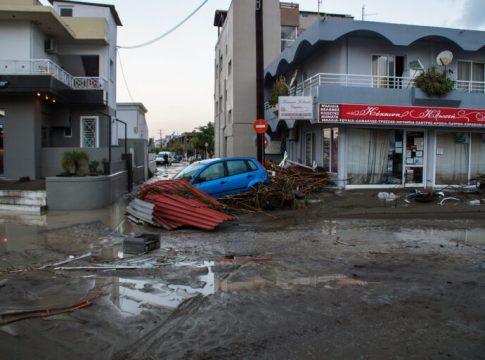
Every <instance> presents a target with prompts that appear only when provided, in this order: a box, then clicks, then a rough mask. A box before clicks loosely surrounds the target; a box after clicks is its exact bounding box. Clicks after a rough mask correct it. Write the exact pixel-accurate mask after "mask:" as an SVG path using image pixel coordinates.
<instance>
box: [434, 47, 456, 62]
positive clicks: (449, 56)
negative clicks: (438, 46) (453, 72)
mask: <svg viewBox="0 0 485 360" xmlns="http://www.w3.org/2000/svg"><path fill="white" fill-rule="evenodd" d="M451 60H453V53H452V52H451V51H449V50H445V51H442V52H440V53H439V54H438V56H437V57H436V62H437V63H438V65H441V66H446V65H450V63H451Z"/></svg>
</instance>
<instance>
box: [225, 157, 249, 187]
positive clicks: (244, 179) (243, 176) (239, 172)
mask: <svg viewBox="0 0 485 360" xmlns="http://www.w3.org/2000/svg"><path fill="white" fill-rule="evenodd" d="M226 168H227V182H228V184H230V187H229V188H228V192H227V194H238V193H242V192H245V191H247V190H248V184H249V183H250V182H252V181H253V180H254V178H255V177H256V172H255V171H252V170H251V169H250V168H249V167H248V165H247V162H246V160H243V159H238V160H227V161H226Z"/></svg>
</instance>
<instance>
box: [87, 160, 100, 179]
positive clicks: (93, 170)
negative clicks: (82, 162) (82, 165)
mask: <svg viewBox="0 0 485 360" xmlns="http://www.w3.org/2000/svg"><path fill="white" fill-rule="evenodd" d="M98 166H99V161H97V160H92V161H90V162H89V164H88V168H89V175H91V176H97V175H98V174H99V173H98Z"/></svg>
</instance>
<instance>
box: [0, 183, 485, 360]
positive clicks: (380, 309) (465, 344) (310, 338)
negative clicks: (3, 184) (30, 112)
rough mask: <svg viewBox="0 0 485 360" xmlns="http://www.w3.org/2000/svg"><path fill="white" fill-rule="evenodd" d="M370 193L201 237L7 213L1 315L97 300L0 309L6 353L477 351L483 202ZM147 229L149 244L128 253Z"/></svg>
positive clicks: (254, 355) (481, 319)
mask: <svg viewBox="0 0 485 360" xmlns="http://www.w3.org/2000/svg"><path fill="white" fill-rule="evenodd" d="M375 195H376V194H375V192H348V193H345V194H343V195H342V194H339V193H337V194H335V193H323V194H320V195H319V196H317V197H316V198H315V199H313V201H312V202H311V204H309V205H308V207H306V208H304V209H299V210H281V211H275V212H271V213H268V214H251V215H244V216H241V217H240V218H239V219H238V220H236V221H232V222H227V223H224V224H222V225H221V226H220V227H219V228H217V229H216V230H215V231H212V232H204V231H200V230H191V229H183V230H177V231H173V232H169V231H161V232H160V230H157V229H155V228H148V227H142V226H137V225H133V224H130V223H127V222H124V221H123V216H119V214H120V213H121V214H122V211H120V210H118V211H114V210H112V209H111V210H105V211H107V214H106V213H105V215H106V216H105V217H103V216H102V215H101V213H99V214H97V219H96V218H94V219H89V220H88V219H84V220H83V221H82V222H81V223H75V222H72V221H68V218H66V216H64V217H62V219H61V220H62V221H61V220H59V218H57V219H56V217H55V214H48V215H47V219H46V224H44V225H42V223H37V224H36V223H30V224H29V225H26V223H22V224H20V220H19V219H15V218H11V219H9V220H8V221H5V222H3V223H2V224H0V229H1V230H2V231H3V233H2V235H3V243H2V245H0V246H1V247H0V271H1V272H0V293H1V299H2V300H1V301H0V312H1V313H2V314H5V313H9V312H12V311H20V310H23V311H25V310H39V309H51V310H52V309H58V308H61V307H69V306H73V305H77V304H79V303H80V302H82V301H84V300H86V299H90V298H92V297H93V296H96V298H95V299H94V300H93V301H92V303H90V306H86V307H82V308H79V309H77V310H75V311H66V312H61V311H58V312H56V315H54V316H48V317H42V318H31V316H30V315H32V314H21V315H17V316H8V317H2V322H3V325H4V326H2V327H1V328H0V330H1V331H0V342H1V344H2V358H6V359H32V358H37V359H57V358H70V359H228V358H230V359H261V358H263V359H302V358H307V359H322V358H332V359H342V358H345V359H347V358H348V359H355V358H362V359H366V358H372V359H402V358H406V359H407V358H411V359H413V358H415V359H422V358H430V359H441V358H443V359H444V358H456V359H480V358H483V354H484V353H485V309H484V307H483V303H484V301H485V235H484V230H485V226H484V222H483V210H482V209H481V206H476V207H475V206H474V207H466V206H455V205H451V206H448V207H437V206H436V204H424V205H422V204H419V205H413V204H412V205H411V206H405V205H403V204H399V206H397V207H385V206H383V204H382V203H380V202H379V201H378V200H377V198H376V196H375ZM352 203H353V204H354V206H352V207H349V206H348V205H349V204H352ZM121 208H122V207H121ZM79 215H80V214H79ZM52 216H54V217H52ZM51 217H52V219H51ZM56 220H57V224H58V225H57V226H54V225H53V224H55V221H56ZM69 220H72V218H70V219H69ZM23 221H26V220H23ZM30 221H33V220H32V219H30ZM47 224H49V225H47ZM115 230H116V231H115ZM147 231H149V232H153V233H157V234H160V248H159V249H157V250H155V251H152V252H150V253H147V254H143V255H133V254H126V253H124V251H123V249H124V248H123V241H124V240H125V239H126V238H127V237H129V236H133V234H140V233H142V232H147ZM83 254H84V255H88V254H89V255H88V256H86V257H84V258H82V259H79V260H75V261H72V258H69V256H72V257H76V256H81V255H83ZM62 261H67V262H65V263H64V264H58V263H59V262H62ZM35 314H38V313H35ZM21 317H29V318H28V319H23V320H19V318H21Z"/></svg>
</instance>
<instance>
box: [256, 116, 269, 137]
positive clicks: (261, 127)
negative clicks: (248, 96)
mask: <svg viewBox="0 0 485 360" xmlns="http://www.w3.org/2000/svg"><path fill="white" fill-rule="evenodd" d="M253 129H254V131H255V132H256V134H264V133H265V132H266V131H267V130H268V123H267V122H266V120H264V119H257V120H256V121H255V122H254V123H253Z"/></svg>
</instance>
